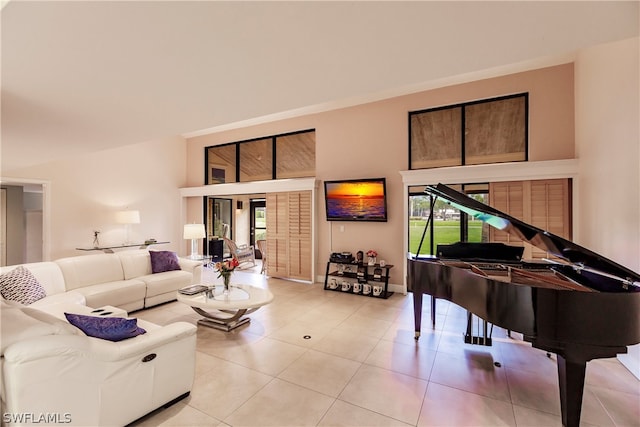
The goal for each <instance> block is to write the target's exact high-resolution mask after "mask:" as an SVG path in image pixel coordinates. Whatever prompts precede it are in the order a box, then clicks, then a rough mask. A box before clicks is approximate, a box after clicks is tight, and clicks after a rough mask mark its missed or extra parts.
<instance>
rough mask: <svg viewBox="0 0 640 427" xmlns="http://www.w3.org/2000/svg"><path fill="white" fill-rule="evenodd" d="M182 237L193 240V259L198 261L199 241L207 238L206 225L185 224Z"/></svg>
mask: <svg viewBox="0 0 640 427" xmlns="http://www.w3.org/2000/svg"><path fill="white" fill-rule="evenodd" d="M182 237H184V238H185V239H187V240H188V239H191V259H198V239H204V238H205V237H206V234H205V231H204V224H185V225H184V234H183V236H182Z"/></svg>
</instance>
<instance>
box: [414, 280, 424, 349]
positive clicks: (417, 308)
mask: <svg viewBox="0 0 640 427" xmlns="http://www.w3.org/2000/svg"><path fill="white" fill-rule="evenodd" d="M413 322H414V325H415V336H414V338H415V339H416V340H417V339H418V338H420V327H421V325H422V292H418V291H413Z"/></svg>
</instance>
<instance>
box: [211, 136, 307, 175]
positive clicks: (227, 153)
mask: <svg viewBox="0 0 640 427" xmlns="http://www.w3.org/2000/svg"><path fill="white" fill-rule="evenodd" d="M205 165H206V166H205V167H206V170H207V172H206V175H205V176H206V179H205V184H222V183H228V182H250V181H264V180H270V179H283V178H303V177H313V176H315V174H316V133H315V130H305V131H300V132H292V133H288V134H282V135H274V136H267V137H262V138H256V139H251V140H247V141H239V142H232V143H229V144H224V145H216V146H214V147H206V148H205Z"/></svg>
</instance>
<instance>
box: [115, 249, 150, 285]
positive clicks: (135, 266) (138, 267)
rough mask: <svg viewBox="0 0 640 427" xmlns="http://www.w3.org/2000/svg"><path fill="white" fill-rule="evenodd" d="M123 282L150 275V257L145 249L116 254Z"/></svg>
mask: <svg viewBox="0 0 640 427" xmlns="http://www.w3.org/2000/svg"><path fill="white" fill-rule="evenodd" d="M118 257H120V262H121V263H122V271H123V272H124V278H125V280H129V279H135V278H137V277H140V276H146V275H147V274H152V271H151V256H150V255H149V251H148V250H145V249H136V250H131V251H120V252H118Z"/></svg>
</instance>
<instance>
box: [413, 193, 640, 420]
mask: <svg viewBox="0 0 640 427" xmlns="http://www.w3.org/2000/svg"><path fill="white" fill-rule="evenodd" d="M425 192H426V193H428V194H430V195H431V196H433V197H436V198H440V199H442V200H444V201H446V202H447V203H448V204H450V205H451V206H453V207H455V208H457V209H459V210H460V211H462V212H465V213H466V214H468V215H470V216H471V217H472V218H475V219H478V220H482V221H483V222H485V223H487V224H489V225H491V226H493V227H495V228H497V229H499V230H503V231H506V232H507V233H509V234H510V235H514V236H517V237H519V238H520V239H522V240H523V241H525V242H528V243H531V244H532V245H534V246H536V247H538V248H540V249H543V250H545V251H547V252H548V253H549V254H551V255H553V257H555V258H553V259H552V260H551V259H550V260H547V261H538V262H533V261H531V262H527V261H523V260H522V259H520V255H521V254H522V251H521V249H522V248H514V247H512V246H507V245H503V244H501V243H464V242H463V243H459V244H454V245H451V246H450V247H446V246H444V245H443V246H442V247H441V246H439V247H438V250H437V251H436V255H435V256H433V257H424V258H423V257H415V256H412V255H409V256H408V259H407V263H408V265H407V272H408V275H407V286H408V290H409V291H410V292H413V303H414V318H415V331H416V339H419V336H420V328H421V323H422V319H421V313H422V299H423V298H422V296H423V294H428V295H431V296H432V311H431V313H432V322H434V324H435V316H434V315H435V309H434V308H435V301H436V298H442V299H446V300H449V301H451V302H453V303H455V304H457V305H459V306H461V307H463V308H465V309H467V311H468V312H469V313H473V314H475V315H476V316H477V317H479V318H480V319H483V320H484V321H485V322H489V323H491V324H494V325H497V326H500V327H502V328H504V329H506V330H508V331H516V332H520V333H522V335H523V337H524V339H525V340H526V341H528V342H530V343H531V345H532V346H533V347H536V348H539V349H542V350H544V351H547V352H550V353H555V354H556V355H557V365H558V379H559V385H560V387H559V388H560V405H561V410H562V423H563V425H564V426H566V427H577V426H578V425H579V424H580V411H581V409H582V394H583V390H584V377H585V369H586V364H587V362H588V361H589V360H592V359H598V358H608V357H614V356H616V355H617V354H620V353H626V352H627V346H629V345H633V344H637V343H639V342H640V275H638V274H637V273H635V272H634V271H632V270H630V269H628V268H626V267H624V266H622V265H619V264H617V263H615V262H613V261H611V260H609V259H607V258H605V257H603V256H601V255H598V254H597V253H595V252H592V251H590V250H588V249H586V248H584V247H581V246H579V245H577V244H575V243H573V242H571V241H569V240H566V239H564V238H562V237H559V236H556V235H554V234H551V233H549V232H546V231H544V230H542V229H539V228H536V227H534V226H532V225H530V224H527V223H525V222H523V221H520V220H518V219H516V218H513V217H511V216H509V215H507V214H505V213H503V212H500V211H499V210H497V209H494V208H492V207H490V206H487V205H485V204H483V203H481V202H478V201H476V200H474V199H472V198H470V197H468V196H467V195H465V194H462V193H459V192H457V191H455V190H453V189H452V188H450V187H447V186H445V185H442V184H438V185H437V186H429V187H427V188H426V189H425ZM427 225H428V222H427ZM518 249H520V252H518ZM418 252H419V251H418ZM468 328H469V327H468ZM468 333H469V330H467V335H465V337H466V338H467V339H465V341H467V342H472V343H476V341H474V340H472V339H471V338H470V337H469V336H468Z"/></svg>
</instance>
